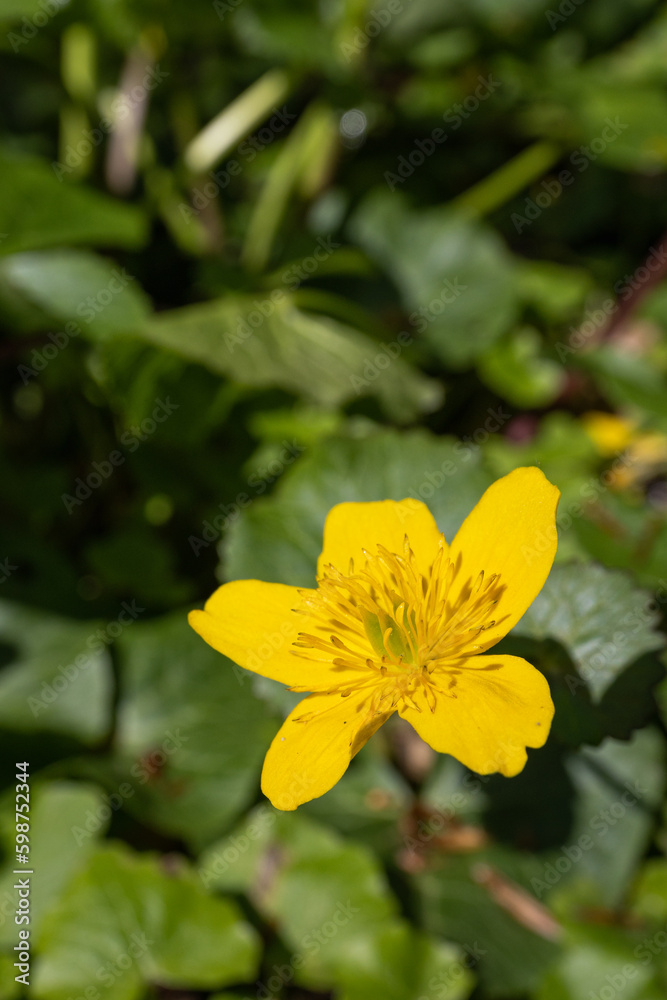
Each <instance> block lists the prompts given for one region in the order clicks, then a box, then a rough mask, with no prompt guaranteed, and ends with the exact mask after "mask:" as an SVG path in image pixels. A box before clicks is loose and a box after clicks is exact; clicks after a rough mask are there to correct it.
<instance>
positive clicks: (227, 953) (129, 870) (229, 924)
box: [34, 845, 259, 1000]
mask: <svg viewBox="0 0 667 1000" xmlns="http://www.w3.org/2000/svg"><path fill="white" fill-rule="evenodd" d="M258 945H259V941H258V938H257V935H256V933H255V931H254V930H253V929H252V928H251V927H250V926H249V925H248V924H246V923H245V922H244V921H243V919H242V918H241V915H240V913H239V912H238V910H237V909H236V907H235V906H234V905H233V904H232V903H231V902H228V901H227V900H223V899H216V898H212V897H210V896H207V895H206V893H205V892H204V891H203V890H202V889H201V887H200V886H199V885H198V884H197V882H196V881H195V879H194V877H193V876H192V874H191V873H190V872H189V871H188V869H187V868H186V867H185V865H179V867H178V870H176V871H174V870H172V871H171V872H170V873H167V872H166V871H165V870H163V869H162V868H161V866H160V863H159V859H158V858H157V857H154V856H152V855H139V854H134V853H133V852H131V851H130V850H129V849H128V848H126V847H122V846H121V845H109V846H107V847H104V848H100V849H99V850H98V851H97V852H96V853H95V854H94V855H93V856H92V857H91V859H90V860H89V862H88V864H87V865H86V867H85V869H83V870H82V871H81V872H79V874H78V875H77V876H76V878H75V879H74V881H73V882H72V883H71V885H70V887H69V889H68V890H67V891H66V892H65V893H64V895H63V897H62V898H61V900H60V903H59V905H58V906H57V907H56V908H55V909H54V910H53V911H52V912H51V914H50V915H49V917H48V918H47V919H46V920H45V922H44V926H43V929H42V932H41V934H40V937H39V955H40V958H39V962H38V963H37V965H36V967H35V976H34V979H35V991H36V993H37V994H38V995H39V996H40V997H44V1000H67V998H68V997H69V996H71V995H76V994H77V993H79V992H83V991H84V990H85V989H86V988H87V987H89V986H90V985H91V984H101V985H102V986H104V987H105V990H104V995H105V997H106V998H107V1000H139V998H140V997H142V996H143V995H144V989H145V986H146V985H148V984H149V983H154V984H156V985H157V984H160V985H162V986H165V987H172V988H191V989H213V988H216V987H217V988H219V987H222V986H225V985H227V984H230V983H235V982H238V981H239V980H241V981H242V980H244V979H249V978H251V977H252V976H253V975H254V974H255V971H256V968H257V958H258V950H259V949H258Z"/></svg>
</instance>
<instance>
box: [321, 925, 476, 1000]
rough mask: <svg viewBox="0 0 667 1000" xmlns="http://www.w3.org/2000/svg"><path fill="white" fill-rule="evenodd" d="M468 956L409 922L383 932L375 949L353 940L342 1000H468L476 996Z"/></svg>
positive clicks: (344, 961) (343, 966) (344, 965)
mask: <svg viewBox="0 0 667 1000" xmlns="http://www.w3.org/2000/svg"><path fill="white" fill-rule="evenodd" d="M467 961H469V959H468V957H467V956H466V958H465V959H462V956H461V952H460V951H459V950H458V949H457V948H455V947H454V946H452V945H449V944H445V942H443V941H440V940H438V939H437V938H434V937H430V936H429V935H427V934H422V933H420V932H419V931H417V930H416V929H415V928H413V927H410V926H409V925H408V924H405V923H393V924H391V925H389V926H387V927H385V928H382V929H379V930H378V931H377V933H376V934H375V935H373V938H372V945H371V947H370V948H369V946H368V943H367V942H366V941H364V940H363V939H359V938H356V939H355V940H353V941H351V942H350V944H349V947H348V949H347V951H346V953H345V955H344V956H343V957H342V958H341V960H340V962H339V967H338V975H339V978H340V980H341V982H342V984H343V988H342V991H341V1000H368V997H376V996H381V997H382V998H383V1000H417V998H420V997H422V996H442V997H447V1000H464V998H465V997H468V996H469V995H470V993H471V992H472V987H473V982H474V980H473V977H472V975H471V974H470V972H468V969H467V967H466V963H467Z"/></svg>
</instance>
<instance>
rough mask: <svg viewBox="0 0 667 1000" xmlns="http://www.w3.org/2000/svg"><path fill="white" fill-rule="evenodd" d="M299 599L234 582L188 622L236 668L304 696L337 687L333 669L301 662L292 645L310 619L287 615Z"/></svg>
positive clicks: (268, 586) (286, 590)
mask: <svg viewBox="0 0 667 1000" xmlns="http://www.w3.org/2000/svg"><path fill="white" fill-rule="evenodd" d="M303 593H304V591H303V590H301V591H300V590H297V588H296V587H287V586H285V585H284V584H282V583H263V582H262V581H261V580H235V581H233V582H232V583H225V584H224V585H223V586H222V587H218V589H217V590H216V591H215V593H214V594H213V595H212V596H211V597H210V598H209V599H208V601H207V602H206V605H205V607H204V610H203V611H191V612H190V614H189V616H188V620H189V622H190V625H191V626H192V627H193V629H194V630H195V632H198V633H199V635H200V636H201V637H202V638H203V639H205V640H206V642H207V643H208V644H209V646H213V648H214V649H217V650H218V652H220V653H224V655H225V656H228V657H229V659H230V660H233V661H234V662H235V663H238V664H239V666H241V667H246V668H247V669H248V670H253V671H254V672H255V673H256V674H261V675H262V676H263V677H270V678H271V679H272V680H275V681H281V683H283V684H288V685H295V686H298V687H301V688H302V689H305V690H308V691H317V690H320V689H322V688H325V689H326V688H329V687H331V686H332V685H333V684H335V683H340V678H339V676H338V674H336V673H334V672H333V671H334V670H335V668H334V667H333V665H332V664H331V663H329V662H323V661H320V660H318V661H316V662H313V661H311V660H307V659H304V658H303V657H302V656H299V655H296V653H297V650H294V647H293V645H292V644H293V643H294V642H295V641H296V640H297V638H298V634H299V632H303V631H308V622H309V620H310V619H309V618H308V617H305V616H304V615H302V614H296V613H295V612H294V610H293V609H294V608H298V607H299V605H300V604H301V603H302V597H301V594H303ZM305 593H312V591H305Z"/></svg>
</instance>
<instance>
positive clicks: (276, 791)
mask: <svg viewBox="0 0 667 1000" xmlns="http://www.w3.org/2000/svg"><path fill="white" fill-rule="evenodd" d="M371 694H372V692H369V689H368V687H366V688H364V689H361V690H359V691H353V692H352V693H351V694H350V695H348V696H347V697H346V698H343V697H341V695H340V694H312V695H310V696H309V697H308V698H305V699H304V700H303V701H302V702H301V703H300V704H299V705H297V707H296V708H295V709H294V710H293V711H292V712H291V713H290V715H288V717H287V718H286V719H285V722H284V723H283V725H282V727H281V729H280V730H279V732H278V735H277V736H276V738H275V739H274V741H273V743H272V744H271V746H270V747H269V752H268V753H267V755H266V758H265V760H264V769H263V771H262V791H263V792H264V794H265V795H266V797H267V798H268V799H270V800H271V803H272V804H273V805H274V806H275V807H276V809H284V810H286V811H288V810H291V809H296V807H297V806H299V805H301V803H302V802H310V800H311V799H316V798H317V797H318V796H319V795H324V793H325V792H328V791H329V789H330V788H332V787H333V785H335V784H336V782H337V781H338V780H339V779H340V778H342V776H343V775H344V774H345V772H346V770H347V767H348V764H349V763H350V761H351V760H352V758H353V757H354V755H355V754H356V753H357V751H359V750H361V748H362V746H363V745H364V744H365V743H366V741H367V740H369V739H370V737H371V736H372V735H373V733H374V732H375V731H376V730H377V729H379V727H380V726H381V725H382V723H383V722H385V720H386V719H388V718H389V716H390V715H391V714H392V713H391V712H389V713H386V714H384V715H370V714H369V708H370V697H371ZM302 716H306V718H305V720H304V721H303V722H297V721H296V720H297V719H299V718H300V717H302Z"/></svg>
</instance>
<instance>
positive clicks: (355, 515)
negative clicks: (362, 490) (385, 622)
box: [317, 500, 442, 577]
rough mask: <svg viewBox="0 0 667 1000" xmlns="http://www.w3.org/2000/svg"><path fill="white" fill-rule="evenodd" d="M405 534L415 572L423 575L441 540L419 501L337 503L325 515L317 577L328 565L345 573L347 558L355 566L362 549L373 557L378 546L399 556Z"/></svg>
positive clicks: (427, 512)
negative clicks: (417, 570) (412, 557)
mask: <svg viewBox="0 0 667 1000" xmlns="http://www.w3.org/2000/svg"><path fill="white" fill-rule="evenodd" d="M406 535H407V536H408V539H409V541H410V546H411V548H412V551H413V552H414V554H415V558H416V561H417V566H418V567H419V570H420V571H421V572H422V573H426V572H427V570H428V568H429V566H430V565H431V563H432V562H433V560H434V559H435V556H436V554H437V551H438V545H439V543H440V541H441V538H442V536H441V534H440V532H439V531H438V526H437V525H436V523H435V521H434V520H433V515H432V514H431V512H430V510H429V509H428V507H427V506H426V504H423V503H422V502H421V500H378V501H376V502H373V503H339V504H337V506H336V507H332V509H331V510H330V511H329V513H328V515H327V520H326V524H325V525H324V544H323V546H322V555H321V556H320V558H319V560H318V563H317V575H318V577H321V576H323V574H324V568H325V566H328V565H329V563H331V564H333V565H334V566H335V567H336V569H338V570H339V571H340V572H341V573H344V574H347V572H348V566H349V563H350V559H354V562H355V566H357V567H358V565H359V563H360V561H361V560H363V553H362V549H366V550H367V551H368V552H371V553H372V554H373V555H375V553H376V551H377V549H376V546H377V545H378V544H379V545H383V546H384V547H385V548H386V549H388V550H389V551H390V552H395V553H396V554H397V555H401V554H402V552H403V542H404V539H405V536H406Z"/></svg>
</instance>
